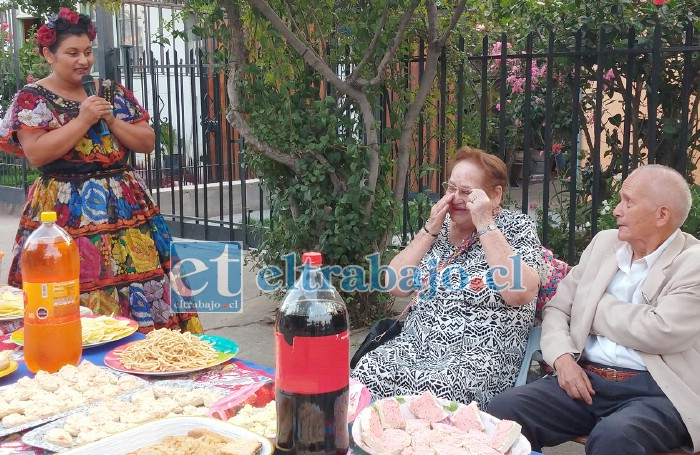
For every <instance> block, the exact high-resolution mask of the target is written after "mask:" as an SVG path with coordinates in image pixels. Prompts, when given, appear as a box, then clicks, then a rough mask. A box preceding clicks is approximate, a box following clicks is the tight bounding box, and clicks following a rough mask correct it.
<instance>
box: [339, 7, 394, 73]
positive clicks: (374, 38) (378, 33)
mask: <svg viewBox="0 0 700 455" xmlns="http://www.w3.org/2000/svg"><path fill="white" fill-rule="evenodd" d="M388 20H389V6H388V5H387V6H386V7H385V8H384V11H382V17H381V18H380V19H379V25H377V28H376V29H375V30H374V36H372V41H370V43H369V46H367V50H366V51H365V55H364V56H362V60H360V63H358V64H357V65H356V66H355V69H354V70H353V72H352V74H351V75H350V77H348V84H350V85H355V82H357V78H358V77H360V73H362V70H363V69H364V68H365V66H366V65H367V62H369V61H370V60H371V59H372V56H373V55H374V51H375V50H376V48H377V43H379V37H380V36H382V31H383V30H384V26H385V25H386V22H387V21H388Z"/></svg>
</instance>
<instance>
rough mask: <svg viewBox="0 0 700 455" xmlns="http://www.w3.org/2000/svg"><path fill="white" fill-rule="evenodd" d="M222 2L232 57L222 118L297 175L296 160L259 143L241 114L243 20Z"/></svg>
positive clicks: (227, 2)
mask: <svg viewBox="0 0 700 455" xmlns="http://www.w3.org/2000/svg"><path fill="white" fill-rule="evenodd" d="M222 3H223V5H224V8H225V10H226V14H227V16H228V19H229V22H230V25H229V27H228V29H229V30H230V32H231V45H230V46H231V47H230V50H231V55H232V58H231V62H230V63H229V69H228V76H229V79H228V82H227V84H226V92H227V94H228V98H229V102H230V106H229V109H228V112H227V114H226V119H227V120H228V121H229V122H230V123H231V125H233V126H234V128H236V129H237V130H238V133H239V134H241V135H242V136H243V137H245V138H246V141H247V142H248V143H249V144H250V145H251V146H253V147H254V148H255V149H257V150H258V151H259V152H260V153H262V154H263V155H264V156H266V157H268V158H270V159H271V160H274V161H276V162H278V163H280V164H283V165H285V166H287V167H288V168H290V169H291V170H292V172H294V173H295V174H296V175H300V174H301V169H300V168H299V160H298V158H296V157H294V156H293V155H291V154H289V153H284V152H281V151H279V150H276V149H275V148H273V147H272V146H270V145H269V144H267V143H265V142H263V141H261V140H260V139H259V138H258V137H257V136H256V135H255V134H254V131H253V128H252V127H251V126H250V125H249V124H248V122H247V121H246V119H245V118H243V116H242V115H241V112H240V111H241V92H240V89H239V82H240V81H241V79H242V76H243V67H244V66H245V64H246V62H247V61H248V47H247V46H246V44H245V36H244V35H243V20H242V19H241V14H240V10H239V8H238V4H237V3H236V1H235V0H225V1H223V2H222Z"/></svg>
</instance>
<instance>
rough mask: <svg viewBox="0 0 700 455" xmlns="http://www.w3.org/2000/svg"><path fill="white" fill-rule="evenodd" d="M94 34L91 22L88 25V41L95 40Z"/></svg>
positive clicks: (95, 33) (95, 34)
mask: <svg viewBox="0 0 700 455" xmlns="http://www.w3.org/2000/svg"><path fill="white" fill-rule="evenodd" d="M96 36H97V31H96V30H95V26H94V25H93V24H92V23H91V24H90V27H89V28H88V38H90V41H95V37H96Z"/></svg>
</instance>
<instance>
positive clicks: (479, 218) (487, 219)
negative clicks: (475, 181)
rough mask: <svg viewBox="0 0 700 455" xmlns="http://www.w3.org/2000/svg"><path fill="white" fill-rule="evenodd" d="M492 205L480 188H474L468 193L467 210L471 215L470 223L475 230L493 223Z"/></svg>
mask: <svg viewBox="0 0 700 455" xmlns="http://www.w3.org/2000/svg"><path fill="white" fill-rule="evenodd" d="M493 205H494V204H493V203H492V202H491V198H489V196H488V194H486V192H484V190H482V189H481V188H475V189H473V190H472V192H471V193H469V195H468V196H467V208H468V209H469V213H471V215H472V223H473V224H474V226H476V227H477V229H478V228H481V227H483V226H486V225H487V224H490V223H493V210H494V207H493Z"/></svg>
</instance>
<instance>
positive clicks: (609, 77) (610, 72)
mask: <svg viewBox="0 0 700 455" xmlns="http://www.w3.org/2000/svg"><path fill="white" fill-rule="evenodd" d="M603 79H605V80H606V81H611V80H613V79H615V72H614V71H613V70H612V68H610V69H609V70H608V72H607V73H605V75H603Z"/></svg>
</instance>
